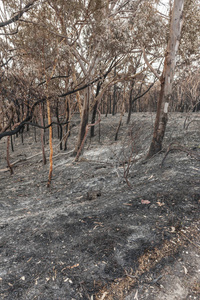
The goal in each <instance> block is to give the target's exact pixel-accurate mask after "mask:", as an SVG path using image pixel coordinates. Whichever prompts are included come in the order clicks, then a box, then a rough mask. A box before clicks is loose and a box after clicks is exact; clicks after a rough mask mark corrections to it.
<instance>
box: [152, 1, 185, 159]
mask: <svg viewBox="0 0 200 300" xmlns="http://www.w3.org/2000/svg"><path fill="white" fill-rule="evenodd" d="M183 7H184V0H174V6H173V10H172V18H171V24H170V36H169V42H168V46H167V50H166V54H165V62H164V68H163V73H162V76H161V78H160V82H161V89H160V95H159V100H158V105H157V113H156V119H155V124H154V133H153V139H152V142H151V145H150V148H149V152H148V154H147V158H150V157H152V156H153V155H154V154H156V153H158V152H159V151H160V150H161V149H162V142H163V138H164V135H165V130H166V125H167V121H168V106H169V101H170V99H171V96H172V84H173V77H174V70H175V66H176V60H175V59H176V54H177V51H178V47H179V41H180V36H181V29H182V25H183V19H182V12H183Z"/></svg>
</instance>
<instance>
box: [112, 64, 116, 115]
mask: <svg viewBox="0 0 200 300" xmlns="http://www.w3.org/2000/svg"><path fill="white" fill-rule="evenodd" d="M115 76H116V67H115V69H114V77H115ZM116 91H117V86H116V84H114V92H113V111H112V115H113V116H114V115H115V107H116V102H117V101H116Z"/></svg>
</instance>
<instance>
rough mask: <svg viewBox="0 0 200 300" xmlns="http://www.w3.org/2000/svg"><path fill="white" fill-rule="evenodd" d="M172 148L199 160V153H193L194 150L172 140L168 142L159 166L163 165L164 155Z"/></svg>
mask: <svg viewBox="0 0 200 300" xmlns="http://www.w3.org/2000/svg"><path fill="white" fill-rule="evenodd" d="M173 150H177V151H183V152H185V153H187V154H188V155H190V156H191V157H193V158H195V159H196V160H200V155H199V154H198V153H195V152H194V151H192V150H190V149H188V148H186V147H184V146H182V145H180V144H179V143H176V142H172V143H171V144H169V146H168V149H167V152H166V153H165V156H164V158H163V160H162V163H161V168H162V167H163V164H164V161H165V159H166V157H167V156H168V154H169V153H170V152H171V151H173Z"/></svg>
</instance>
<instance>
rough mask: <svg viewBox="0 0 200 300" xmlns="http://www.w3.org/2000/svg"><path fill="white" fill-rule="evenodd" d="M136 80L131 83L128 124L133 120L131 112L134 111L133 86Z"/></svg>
mask: <svg viewBox="0 0 200 300" xmlns="http://www.w3.org/2000/svg"><path fill="white" fill-rule="evenodd" d="M134 83H135V81H134V80H133V81H132V83H131V91H130V96H129V102H128V118H127V121H126V124H129V123H130V120H131V113H132V94H133V87H134Z"/></svg>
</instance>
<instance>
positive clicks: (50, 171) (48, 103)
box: [47, 98, 53, 187]
mask: <svg viewBox="0 0 200 300" xmlns="http://www.w3.org/2000/svg"><path fill="white" fill-rule="evenodd" d="M47 114H48V124H51V106H50V100H49V98H47ZM52 131H53V130H52V126H50V127H49V148H50V154H49V164H50V165H49V178H48V183H47V187H50V185H51V179H52V171H53V143H52V136H53V132H52Z"/></svg>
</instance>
